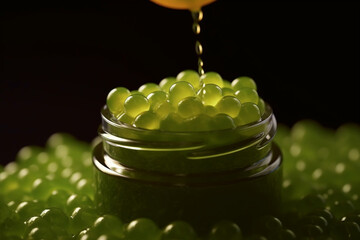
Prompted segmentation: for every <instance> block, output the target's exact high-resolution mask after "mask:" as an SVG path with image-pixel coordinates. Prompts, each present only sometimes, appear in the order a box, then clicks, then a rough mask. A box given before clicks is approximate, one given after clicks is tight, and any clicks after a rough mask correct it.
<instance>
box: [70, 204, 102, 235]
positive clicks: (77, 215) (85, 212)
mask: <svg viewBox="0 0 360 240" xmlns="http://www.w3.org/2000/svg"><path fill="white" fill-rule="evenodd" d="M97 218H98V216H97V214H96V211H95V210H93V209H90V208H86V207H77V208H75V209H74V211H73V212H72V214H71V216H70V221H69V224H70V227H69V232H70V233H71V234H77V233H79V232H80V231H81V230H84V229H86V228H88V227H90V226H92V224H93V223H94V221H95V220H96V219H97Z"/></svg>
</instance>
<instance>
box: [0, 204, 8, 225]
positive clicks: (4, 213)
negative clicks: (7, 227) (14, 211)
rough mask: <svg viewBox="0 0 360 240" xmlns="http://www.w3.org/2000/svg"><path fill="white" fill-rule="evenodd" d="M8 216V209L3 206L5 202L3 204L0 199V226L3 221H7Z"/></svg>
mask: <svg viewBox="0 0 360 240" xmlns="http://www.w3.org/2000/svg"><path fill="white" fill-rule="evenodd" d="M9 216H10V209H9V207H8V206H7V205H6V204H5V202H3V201H2V200H1V199H0V225H1V223H3V222H4V221H5V219H7V218H8V217H9Z"/></svg>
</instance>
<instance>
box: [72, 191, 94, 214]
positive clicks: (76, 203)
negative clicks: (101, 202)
mask: <svg viewBox="0 0 360 240" xmlns="http://www.w3.org/2000/svg"><path fill="white" fill-rule="evenodd" d="M77 207H87V208H92V207H94V203H93V201H92V200H91V199H90V198H89V197H88V196H86V195H82V194H72V195H70V196H69V198H68V199H67V200H66V205H65V209H66V213H67V214H71V213H72V212H73V211H74V209H75V208H77Z"/></svg>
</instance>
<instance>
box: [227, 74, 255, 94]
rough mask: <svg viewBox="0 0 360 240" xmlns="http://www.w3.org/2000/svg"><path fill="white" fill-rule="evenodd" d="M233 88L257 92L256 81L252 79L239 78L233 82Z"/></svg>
mask: <svg viewBox="0 0 360 240" xmlns="http://www.w3.org/2000/svg"><path fill="white" fill-rule="evenodd" d="M231 87H232V88H233V89H234V90H235V91H238V90H240V89H241V88H252V89H255V90H257V88H256V83H255V81H254V80H253V79H252V78H250V77H238V78H236V79H235V80H233V81H232V83H231Z"/></svg>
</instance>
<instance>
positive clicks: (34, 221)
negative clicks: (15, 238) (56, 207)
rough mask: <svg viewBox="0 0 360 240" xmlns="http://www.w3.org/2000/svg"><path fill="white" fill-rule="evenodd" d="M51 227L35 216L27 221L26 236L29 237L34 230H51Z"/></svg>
mask: <svg viewBox="0 0 360 240" xmlns="http://www.w3.org/2000/svg"><path fill="white" fill-rule="evenodd" d="M50 227H51V225H50V223H48V222H47V221H46V220H44V219H43V218H41V217H39V216H34V217H31V218H30V219H28V220H27V221H25V231H24V236H28V235H29V233H30V232H31V230H32V229H34V228H50Z"/></svg>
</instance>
